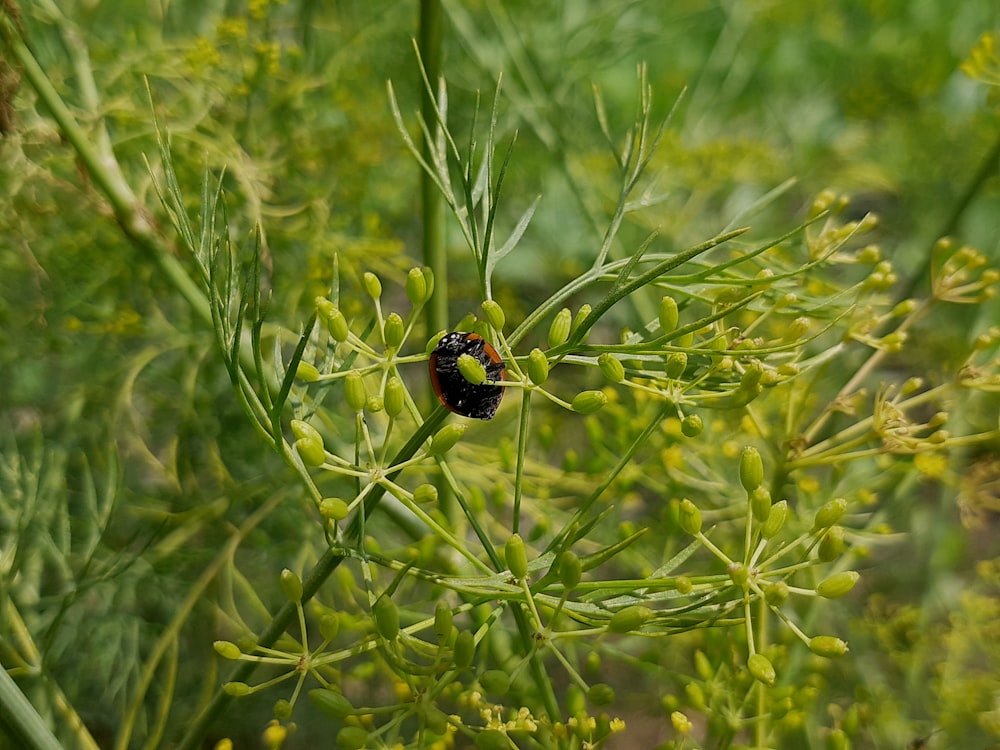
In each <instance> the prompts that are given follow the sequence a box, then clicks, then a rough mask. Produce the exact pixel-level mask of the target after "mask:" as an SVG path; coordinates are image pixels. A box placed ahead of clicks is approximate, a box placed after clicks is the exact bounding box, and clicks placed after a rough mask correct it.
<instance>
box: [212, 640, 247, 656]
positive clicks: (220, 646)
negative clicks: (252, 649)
mask: <svg viewBox="0 0 1000 750" xmlns="http://www.w3.org/2000/svg"><path fill="white" fill-rule="evenodd" d="M212 648H214V649H215V653H217V654H218V655H219V656H221V657H222V658H223V659H239V658H240V656H242V655H243V652H242V651H240V647H239V646H237V645H236V644H235V643H233V642H231V641H216V642H215V643H213V644H212Z"/></svg>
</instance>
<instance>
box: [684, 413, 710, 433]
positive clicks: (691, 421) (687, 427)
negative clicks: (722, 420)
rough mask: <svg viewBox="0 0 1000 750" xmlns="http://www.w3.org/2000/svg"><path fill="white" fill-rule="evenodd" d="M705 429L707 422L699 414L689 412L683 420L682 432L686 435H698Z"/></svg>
mask: <svg viewBox="0 0 1000 750" xmlns="http://www.w3.org/2000/svg"><path fill="white" fill-rule="evenodd" d="M704 429H705V423H704V422H702V419H701V417H700V416H698V415H697V414H688V415H687V416H686V417H684V419H682V420H681V434H682V435H684V437H689V438H693V437H698V436H699V435H700V434H701V432H702V430H704Z"/></svg>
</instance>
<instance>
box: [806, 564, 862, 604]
mask: <svg viewBox="0 0 1000 750" xmlns="http://www.w3.org/2000/svg"><path fill="white" fill-rule="evenodd" d="M860 577H861V574H860V573H858V572H857V571H856V570H844V571H842V572H840V573H834V574H833V575H832V576H830V577H828V578H825V579H824V580H823V581H822V582H820V584H819V586H817V587H816V593H817V594H819V595H820V596H822V597H823V598H824V599H836V598H838V597H841V596H844V594H846V593H848V592H849V591H850V590H851V589H853V588H854V584H856V583H857V582H858V579H859V578H860Z"/></svg>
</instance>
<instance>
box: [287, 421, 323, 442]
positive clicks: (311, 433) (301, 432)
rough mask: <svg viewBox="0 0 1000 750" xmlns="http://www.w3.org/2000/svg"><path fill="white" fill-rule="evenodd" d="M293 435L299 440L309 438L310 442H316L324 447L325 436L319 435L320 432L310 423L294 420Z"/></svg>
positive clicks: (292, 424) (292, 425)
mask: <svg viewBox="0 0 1000 750" xmlns="http://www.w3.org/2000/svg"><path fill="white" fill-rule="evenodd" d="M291 427H292V434H293V435H294V436H295V437H296V438H298V439H302V438H307V439H309V440H314V441H316V442H318V443H320V444H321V445H322V443H323V436H322V435H320V434H319V430H317V429H316V428H315V427H313V426H312V425H311V424H309V423H308V422H306V421H304V420H301V419H293V420H292V423H291Z"/></svg>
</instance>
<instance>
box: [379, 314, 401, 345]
mask: <svg viewBox="0 0 1000 750" xmlns="http://www.w3.org/2000/svg"><path fill="white" fill-rule="evenodd" d="M405 332H406V330H405V328H404V327H403V319H402V318H401V317H399V313H389V314H388V315H387V316H386V318H385V323H384V324H383V326H382V340H383V341H385V345H386V346H387V347H389V348H390V349H398V348H399V345H400V344H402V343H403V335H404V334H405Z"/></svg>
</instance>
